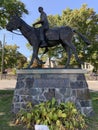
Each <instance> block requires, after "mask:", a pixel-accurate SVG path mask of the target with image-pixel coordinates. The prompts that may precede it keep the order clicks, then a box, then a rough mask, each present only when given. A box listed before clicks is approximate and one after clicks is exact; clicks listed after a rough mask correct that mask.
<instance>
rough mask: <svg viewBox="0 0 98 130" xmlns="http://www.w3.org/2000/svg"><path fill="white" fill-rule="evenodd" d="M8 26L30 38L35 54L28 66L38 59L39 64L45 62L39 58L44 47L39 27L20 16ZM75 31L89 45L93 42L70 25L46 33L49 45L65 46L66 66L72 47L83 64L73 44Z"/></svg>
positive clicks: (9, 29) (8, 28) (10, 29)
mask: <svg viewBox="0 0 98 130" xmlns="http://www.w3.org/2000/svg"><path fill="white" fill-rule="evenodd" d="M6 28H7V30H8V31H11V32H12V31H13V30H16V29H19V30H20V31H21V33H22V35H23V36H24V37H25V38H26V39H27V40H28V42H29V43H30V45H31V46H33V54H32V58H31V61H30V64H29V65H28V68H30V67H31V65H32V64H33V62H34V60H37V62H38V63H39V64H42V63H43V62H42V61H41V60H40V59H39V58H38V51H39V48H42V47H41V40H40V33H39V32H40V31H39V29H38V28H37V29H36V28H34V27H31V26H29V25H28V24H27V23H25V21H23V20H22V19H21V18H20V17H18V16H12V18H11V19H10V21H9V23H8V24H7V26H6ZM74 32H75V33H77V34H78V35H79V36H80V37H81V38H82V40H83V41H84V42H85V43H86V44H87V45H90V44H91V43H90V42H89V40H88V39H87V38H85V37H84V36H83V35H82V34H81V33H79V32H78V31H76V30H74V29H72V28H71V27H69V26H63V27H56V28H52V29H49V30H48V31H47V32H46V33H45V36H46V40H47V43H48V44H47V45H48V47H53V46H56V45H59V44H61V45H62V46H63V48H64V49H65V50H66V51H67V54H68V59H67V62H66V65H65V67H67V66H68V65H69V63H70V58H71V51H70V49H71V50H72V51H73V52H74V54H75V58H76V60H77V62H78V63H80V64H81V61H80V60H79V58H78V55H77V51H76V47H75V45H74V44H72V38H73V35H74Z"/></svg>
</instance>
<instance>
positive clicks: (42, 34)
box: [33, 7, 49, 47]
mask: <svg viewBox="0 0 98 130" xmlns="http://www.w3.org/2000/svg"><path fill="white" fill-rule="evenodd" d="M38 11H39V12H40V20H39V21H38V22H36V23H34V24H33V26H35V25H36V24H41V25H42V26H41V28H40V39H41V47H47V43H46V42H45V32H46V31H47V30H48V29H49V23H48V19H47V15H46V13H45V12H44V11H43V7H39V8H38Z"/></svg>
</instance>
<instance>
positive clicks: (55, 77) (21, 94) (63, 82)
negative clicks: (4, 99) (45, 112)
mask: <svg viewBox="0 0 98 130" xmlns="http://www.w3.org/2000/svg"><path fill="white" fill-rule="evenodd" d="M84 73H85V70H81V69H28V70H17V83H16V88H15V92H14V98H13V106H12V111H13V112H14V113H17V112H18V111H19V110H20V109H21V108H25V106H26V104H27V102H29V101H30V102H32V103H33V104H38V103H40V102H45V101H47V100H50V99H52V98H53V97H54V98H55V99H56V100H57V101H58V102H59V103H60V102H67V101H73V102H74V103H75V104H76V106H77V108H78V109H79V110H80V111H81V112H82V113H83V114H86V115H90V114H91V113H92V104H91V100H90V95H89V89H88V85H87V82H86V79H85V76H84Z"/></svg>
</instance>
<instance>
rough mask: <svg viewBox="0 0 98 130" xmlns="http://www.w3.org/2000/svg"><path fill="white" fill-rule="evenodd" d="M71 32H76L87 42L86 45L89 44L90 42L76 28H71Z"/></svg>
mask: <svg viewBox="0 0 98 130" xmlns="http://www.w3.org/2000/svg"><path fill="white" fill-rule="evenodd" d="M73 32H75V33H77V34H78V35H79V36H80V37H81V39H82V40H83V41H84V42H85V43H86V44H87V45H91V42H90V41H89V40H88V39H87V38H86V37H85V36H84V35H82V34H81V33H80V32H78V31H77V30H75V29H73Z"/></svg>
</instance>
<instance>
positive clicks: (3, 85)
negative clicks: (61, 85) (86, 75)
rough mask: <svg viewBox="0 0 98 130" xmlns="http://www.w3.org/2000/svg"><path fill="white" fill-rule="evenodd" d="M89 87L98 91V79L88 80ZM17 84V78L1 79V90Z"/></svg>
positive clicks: (10, 88) (11, 87) (12, 87)
mask: <svg viewBox="0 0 98 130" xmlns="http://www.w3.org/2000/svg"><path fill="white" fill-rule="evenodd" d="M87 83H88V87H89V89H90V90H92V91H98V80H96V81H87ZM15 86H16V80H0V90H13V89H14V88H15Z"/></svg>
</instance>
